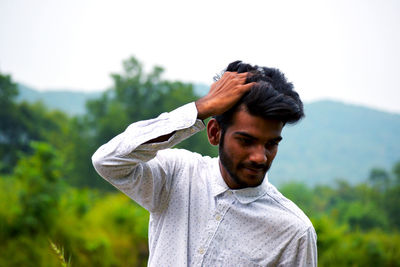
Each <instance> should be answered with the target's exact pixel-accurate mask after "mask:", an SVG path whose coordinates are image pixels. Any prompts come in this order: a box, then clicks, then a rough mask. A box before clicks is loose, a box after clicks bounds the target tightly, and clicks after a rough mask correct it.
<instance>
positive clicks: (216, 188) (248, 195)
mask: <svg viewBox="0 0 400 267" xmlns="http://www.w3.org/2000/svg"><path fill="white" fill-rule="evenodd" d="M213 165H214V166H213V168H214V173H215V174H216V175H215V176H214V179H213V182H212V186H211V190H212V194H213V196H214V197H216V196H218V195H220V194H222V193H224V192H226V191H228V190H229V191H231V192H232V193H233V195H234V196H235V197H236V199H237V200H238V201H239V202H240V203H242V204H249V203H251V202H254V201H256V200H257V199H259V198H261V197H262V196H264V195H265V194H266V193H267V188H268V184H269V182H268V175H267V174H265V178H264V180H263V182H262V183H261V184H260V185H259V186H256V187H247V188H243V189H236V190H233V189H230V188H229V187H228V185H227V184H226V183H225V181H224V178H222V175H221V171H220V169H219V158H214V164H213Z"/></svg>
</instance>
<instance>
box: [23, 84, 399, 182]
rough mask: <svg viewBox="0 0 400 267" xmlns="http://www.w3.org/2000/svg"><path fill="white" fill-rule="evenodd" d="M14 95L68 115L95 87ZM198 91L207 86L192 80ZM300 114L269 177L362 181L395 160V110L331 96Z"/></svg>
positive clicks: (286, 134) (81, 106) (286, 132)
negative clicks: (337, 99)
mask: <svg viewBox="0 0 400 267" xmlns="http://www.w3.org/2000/svg"><path fill="white" fill-rule="evenodd" d="M19 89H20V96H19V99H20V100H26V101H39V100H40V101H43V102H44V104H45V105H47V106H48V107H50V108H53V109H60V110H62V111H64V112H66V113H68V114H70V115H80V114H84V112H85V102H86V101H87V100H89V99H93V98H97V97H99V96H100V94H101V93H100V92H96V93H80V92H71V91H62V92H60V91H47V92H38V91H36V90H34V89H32V88H29V87H27V86H24V85H19ZM195 90H196V92H197V93H198V94H200V95H204V94H205V93H206V91H207V90H208V88H207V86H205V85H197V86H195ZM305 113H306V118H305V119H304V120H302V121H301V122H299V123H298V124H297V125H294V126H286V127H285V129H284V130H283V133H282V134H283V138H284V140H283V141H282V142H281V144H280V146H279V153H278V155H277V157H276V158H275V161H274V164H273V166H272V168H271V171H270V174H269V177H270V180H271V182H272V183H274V184H276V185H280V184H282V183H285V182H288V181H292V180H297V181H302V182H305V183H306V184H308V185H315V184H331V183H333V181H334V180H335V179H336V178H343V179H346V180H348V181H349V182H351V183H356V182H359V181H363V180H365V179H366V178H367V177H368V174H369V171H370V170H371V168H373V167H381V168H385V169H387V170H389V169H390V168H391V166H392V165H393V164H394V163H395V162H396V161H399V160H400V142H399V141H398V140H399V137H400V114H392V113H387V112H382V111H378V110H374V109H370V108H367V107H363V106H356V105H350V104H344V103H341V102H337V101H317V102H312V103H306V104H305Z"/></svg>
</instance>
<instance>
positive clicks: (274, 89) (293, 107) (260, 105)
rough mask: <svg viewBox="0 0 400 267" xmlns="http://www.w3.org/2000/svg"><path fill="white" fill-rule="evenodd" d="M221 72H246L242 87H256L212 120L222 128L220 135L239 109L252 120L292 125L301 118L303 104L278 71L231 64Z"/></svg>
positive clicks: (290, 84)
mask: <svg viewBox="0 0 400 267" xmlns="http://www.w3.org/2000/svg"><path fill="white" fill-rule="evenodd" d="M225 71H230V72H238V73H243V72H248V73H249V74H248V76H247V79H246V82H245V83H251V82H256V84H255V85H254V86H252V87H251V89H250V90H249V91H248V92H247V93H245V94H244V95H243V96H242V97H241V98H240V100H239V101H238V102H237V103H236V104H235V105H234V106H233V107H232V108H231V109H229V110H228V111H226V112H225V113H223V114H220V115H217V116H214V118H215V119H216V120H217V122H218V124H219V125H220V127H221V128H222V131H223V133H222V135H223V134H224V132H225V131H226V129H227V128H228V127H229V126H230V125H231V124H232V117H233V114H234V113H235V112H236V111H237V110H239V108H244V109H245V110H246V111H247V112H249V113H250V114H251V115H253V116H259V117H262V118H265V119H275V120H279V121H282V122H283V123H284V124H286V123H288V124H293V123H296V122H298V121H299V120H300V119H301V118H303V117H304V110H303V103H302V102H301V100H300V97H299V94H298V93H297V92H296V91H294V90H293V84H292V83H290V82H288V81H287V79H286V77H285V76H284V74H283V73H282V72H281V71H279V70H278V69H274V68H267V67H259V66H257V65H255V66H252V65H250V64H246V63H242V61H235V62H232V63H230V64H229V65H228V67H227V68H226V70H225ZM214 79H218V77H217V78H214Z"/></svg>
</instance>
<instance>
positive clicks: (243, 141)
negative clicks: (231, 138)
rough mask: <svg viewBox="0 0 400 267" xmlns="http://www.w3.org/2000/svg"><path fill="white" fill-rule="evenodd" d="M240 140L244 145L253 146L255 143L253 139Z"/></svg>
mask: <svg viewBox="0 0 400 267" xmlns="http://www.w3.org/2000/svg"><path fill="white" fill-rule="evenodd" d="M239 140H240V142H241V143H242V144H244V145H251V144H252V143H253V141H252V140H251V139H247V138H240V139H239Z"/></svg>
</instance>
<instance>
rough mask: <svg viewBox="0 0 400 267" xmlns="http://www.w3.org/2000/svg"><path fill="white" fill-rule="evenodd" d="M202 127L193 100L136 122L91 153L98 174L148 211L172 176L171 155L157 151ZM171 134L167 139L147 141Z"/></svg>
mask: <svg viewBox="0 0 400 267" xmlns="http://www.w3.org/2000/svg"><path fill="white" fill-rule="evenodd" d="M203 129H204V123H203V122H202V121H201V120H198V119H197V109H196V106H195V103H194V102H192V103H189V104H186V105H184V106H182V107H180V108H178V109H175V110H174V111H172V112H169V113H163V114H161V115H160V116H158V117H157V118H155V119H150V120H145V121H139V122H136V123H133V124H131V125H129V126H128V128H127V129H126V130H125V131H124V132H123V133H121V134H119V135H117V136H116V137H114V138H113V139H111V140H110V141H109V142H108V143H106V144H104V145H102V146H101V147H100V148H99V149H98V150H97V151H96V152H95V153H94V154H93V156H92V162H93V166H94V168H95V169H96V171H97V172H98V173H99V175H100V176H101V177H103V178H104V179H106V180H107V181H108V182H110V183H111V184H112V185H114V186H115V187H116V188H117V189H119V190H121V191H122V192H124V193H125V194H126V195H127V196H129V197H130V198H132V199H133V200H135V201H136V202H137V203H138V204H140V205H141V206H143V207H144V208H145V209H147V210H149V211H156V210H157V209H159V208H160V207H162V204H163V203H165V201H166V200H167V199H168V194H169V191H170V188H171V182H172V179H173V176H174V157H173V156H171V155H170V154H171V153H168V157H169V158H168V159H165V158H163V156H162V155H158V154H162V153H157V152H158V151H159V150H163V149H167V148H170V147H172V146H174V145H176V144H178V143H179V142H181V141H182V140H184V139H186V138H188V137H190V136H191V135H193V134H195V133H197V132H199V131H201V130H203ZM170 133H174V134H173V135H172V136H171V137H170V138H169V139H168V140H167V141H165V142H160V143H149V144H145V143H146V142H147V141H149V140H152V139H154V138H157V137H159V136H163V135H167V134H170Z"/></svg>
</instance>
